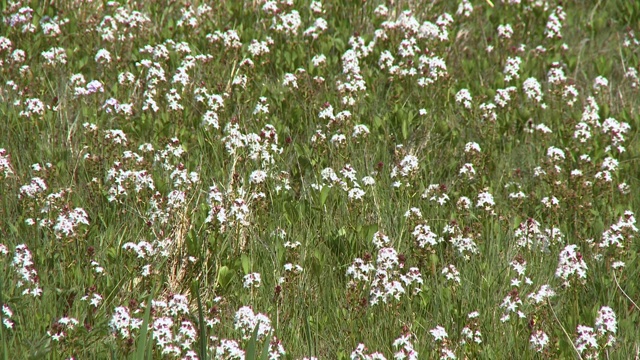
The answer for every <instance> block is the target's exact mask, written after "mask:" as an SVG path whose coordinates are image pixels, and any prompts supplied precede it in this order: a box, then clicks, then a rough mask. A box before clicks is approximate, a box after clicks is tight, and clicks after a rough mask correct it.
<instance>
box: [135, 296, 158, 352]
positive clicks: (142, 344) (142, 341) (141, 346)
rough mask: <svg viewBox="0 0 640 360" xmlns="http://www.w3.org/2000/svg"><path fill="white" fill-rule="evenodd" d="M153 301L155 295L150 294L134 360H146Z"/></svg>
mask: <svg viewBox="0 0 640 360" xmlns="http://www.w3.org/2000/svg"><path fill="white" fill-rule="evenodd" d="M152 300H153V293H151V294H149V301H147V308H146V309H145V310H144V317H143V318H142V326H141V327H140V336H138V343H137V345H136V354H135V356H134V359H136V360H144V359H145V354H144V353H145V348H146V346H147V331H148V330H149V319H150V318H151V301H152Z"/></svg>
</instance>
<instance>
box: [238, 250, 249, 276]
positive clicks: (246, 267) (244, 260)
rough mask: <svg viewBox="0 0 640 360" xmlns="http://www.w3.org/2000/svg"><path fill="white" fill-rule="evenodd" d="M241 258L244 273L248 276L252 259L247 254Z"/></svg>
mask: <svg viewBox="0 0 640 360" xmlns="http://www.w3.org/2000/svg"><path fill="white" fill-rule="evenodd" d="M240 258H241V259H242V271H244V274H245V275H247V274H248V273H249V270H250V267H251V258H249V255H247V254H242V255H241V256H240Z"/></svg>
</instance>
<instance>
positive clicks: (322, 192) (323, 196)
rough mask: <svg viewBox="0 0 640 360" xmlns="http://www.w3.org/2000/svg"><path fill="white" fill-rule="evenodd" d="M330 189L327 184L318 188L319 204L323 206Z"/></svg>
mask: <svg viewBox="0 0 640 360" xmlns="http://www.w3.org/2000/svg"><path fill="white" fill-rule="evenodd" d="M330 190H331V188H330V187H328V186H323V187H322V190H320V206H324V204H325V203H326V202H327V197H328V196H329V191H330Z"/></svg>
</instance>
